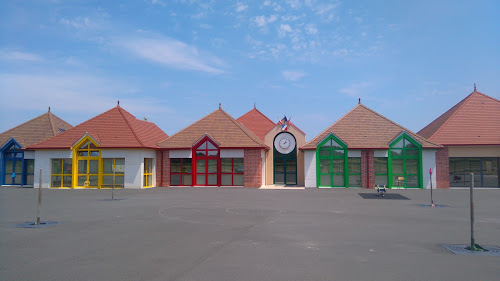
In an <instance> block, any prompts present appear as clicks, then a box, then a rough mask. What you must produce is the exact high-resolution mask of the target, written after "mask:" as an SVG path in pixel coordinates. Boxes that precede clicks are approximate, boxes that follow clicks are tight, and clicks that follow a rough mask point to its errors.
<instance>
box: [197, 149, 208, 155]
mask: <svg viewBox="0 0 500 281" xmlns="http://www.w3.org/2000/svg"><path fill="white" fill-rule="evenodd" d="M206 155H207V151H206V150H197V151H196V156H206Z"/></svg>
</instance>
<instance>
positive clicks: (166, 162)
mask: <svg viewBox="0 0 500 281" xmlns="http://www.w3.org/2000/svg"><path fill="white" fill-rule="evenodd" d="M162 155H163V164H162V163H161V160H162ZM162 169H163V171H162ZM162 172H163V173H162ZM162 175H163V178H162ZM156 186H170V159H169V158H168V150H158V151H156Z"/></svg>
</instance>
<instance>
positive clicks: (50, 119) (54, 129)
mask: <svg viewBox="0 0 500 281" xmlns="http://www.w3.org/2000/svg"><path fill="white" fill-rule="evenodd" d="M47 115H48V116H49V124H50V128H52V134H53V135H54V136H55V135H57V133H56V128H55V126H54V120H52V113H51V112H50V107H49V111H48V112H47Z"/></svg>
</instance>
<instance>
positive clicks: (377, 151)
mask: <svg viewBox="0 0 500 281" xmlns="http://www.w3.org/2000/svg"><path fill="white" fill-rule="evenodd" d="M373 157H389V150H380V149H375V150H374V151H373Z"/></svg>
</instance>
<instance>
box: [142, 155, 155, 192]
mask: <svg viewBox="0 0 500 281" xmlns="http://www.w3.org/2000/svg"><path fill="white" fill-rule="evenodd" d="M142 186H143V187H152V186H153V158H144V181H143V183H142Z"/></svg>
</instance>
